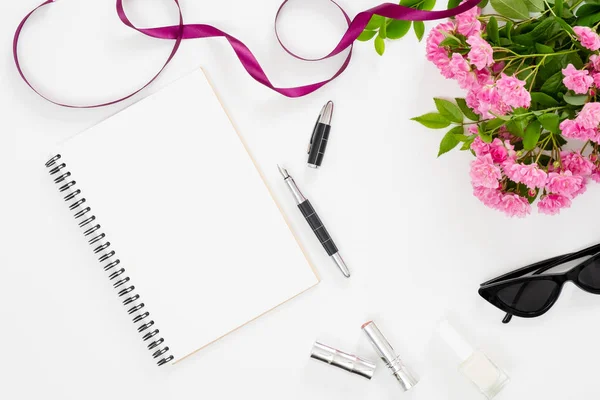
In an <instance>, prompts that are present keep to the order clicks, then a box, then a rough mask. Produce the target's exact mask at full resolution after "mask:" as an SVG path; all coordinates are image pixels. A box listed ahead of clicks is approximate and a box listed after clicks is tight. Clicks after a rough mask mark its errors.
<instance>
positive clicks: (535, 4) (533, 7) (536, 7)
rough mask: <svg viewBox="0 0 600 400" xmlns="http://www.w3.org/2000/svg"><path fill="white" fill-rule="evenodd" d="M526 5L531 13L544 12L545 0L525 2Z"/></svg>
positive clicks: (528, 0) (526, 0) (527, 0)
mask: <svg viewBox="0 0 600 400" xmlns="http://www.w3.org/2000/svg"><path fill="white" fill-rule="evenodd" d="M525 4H526V5H527V9H528V10H529V11H531V12H540V11H544V0H525Z"/></svg>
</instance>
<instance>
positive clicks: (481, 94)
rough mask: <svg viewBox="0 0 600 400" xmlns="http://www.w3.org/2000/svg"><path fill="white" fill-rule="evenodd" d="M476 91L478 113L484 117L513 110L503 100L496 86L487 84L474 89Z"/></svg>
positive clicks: (492, 116) (491, 116)
mask: <svg viewBox="0 0 600 400" xmlns="http://www.w3.org/2000/svg"><path fill="white" fill-rule="evenodd" d="M474 93H475V95H476V96H477V97H476V98H477V108H476V110H477V113H478V114H479V115H481V116H482V117H484V118H494V115H493V114H496V115H505V114H507V113H509V112H510V111H511V109H510V107H509V106H507V105H506V104H505V103H503V102H502V99H501V97H500V93H499V92H498V89H497V87H496V86H491V85H486V86H483V87H481V88H478V89H476V90H474ZM467 97H468V96H467Z"/></svg>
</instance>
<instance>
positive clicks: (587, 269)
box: [479, 244, 600, 324]
mask: <svg viewBox="0 0 600 400" xmlns="http://www.w3.org/2000/svg"><path fill="white" fill-rule="evenodd" d="M588 256H592V257H590V258H588V259H586V260H585V261H583V262H581V263H579V264H577V265H576V266H574V267H573V268H571V269H570V270H568V271H566V272H562V273H556V274H545V275H541V274H542V273H543V272H546V271H548V270H549V269H551V268H555V267H558V266H560V265H562V264H565V263H567V262H570V261H574V260H577V259H579V258H582V257H588ZM528 274H531V275H529V276H524V275H528ZM567 281H571V282H573V283H574V284H575V285H577V287H579V288H580V289H582V290H585V291H586V292H589V293H593V294H600V244H597V245H594V246H591V247H588V248H587V249H584V250H580V251H577V252H573V253H569V254H564V255H562V256H557V257H553V258H549V259H547V260H544V261H540V262H537V263H535V264H531V265H528V266H526V267H523V268H520V269H517V270H515V271H513V272H509V273H508V274H504V275H502V276H499V277H498V278H494V279H492V280H490V281H487V282H485V283H482V284H481V286H480V287H479V295H480V296H481V297H483V298H484V299H485V300H487V301H488V302H490V303H491V304H493V305H494V306H496V307H498V308H499V309H501V310H502V311H505V312H506V313H507V314H506V316H505V317H504V319H503V320H502V322H503V323H505V324H506V323H508V322H510V320H511V318H512V316H513V315H516V316H518V317H523V318H533V317H539V316H540V315H542V314H544V313H545V312H546V311H548V310H549V309H550V308H551V307H552V306H553V305H554V303H555V302H556V300H557V299H558V296H559V295H560V292H561V290H562V287H563V285H564V284H565V282H567Z"/></svg>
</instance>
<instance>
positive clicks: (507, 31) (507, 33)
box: [501, 20, 515, 42]
mask: <svg viewBox="0 0 600 400" xmlns="http://www.w3.org/2000/svg"><path fill="white" fill-rule="evenodd" d="M514 25H515V24H514V23H513V22H512V21H510V20H509V21H506V23H505V24H504V27H503V28H502V30H501V33H502V35H503V36H504V37H505V38H507V39H508V40H509V41H511V42H512V28H513V26H514Z"/></svg>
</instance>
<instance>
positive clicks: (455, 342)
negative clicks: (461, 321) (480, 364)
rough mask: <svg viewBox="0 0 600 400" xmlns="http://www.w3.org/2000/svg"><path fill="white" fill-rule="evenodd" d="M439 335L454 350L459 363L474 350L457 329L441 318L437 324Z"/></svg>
mask: <svg viewBox="0 0 600 400" xmlns="http://www.w3.org/2000/svg"><path fill="white" fill-rule="evenodd" d="M438 332H439V334H440V337H441V338H442V339H443V340H444V342H446V344H447V345H448V346H449V347H450V348H451V349H452V350H453V351H454V353H455V354H456V356H457V357H458V358H459V364H460V363H462V362H463V361H465V360H467V359H468V358H469V357H471V355H472V354H473V353H474V352H475V349H473V346H471V345H470V344H469V342H467V341H466V340H465V339H464V338H463V337H462V336H461V335H460V334H459V333H458V332H457V331H456V329H454V327H453V326H452V325H450V322H448V320H447V319H446V320H443V321H442V322H441V323H440V324H439V326H438Z"/></svg>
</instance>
